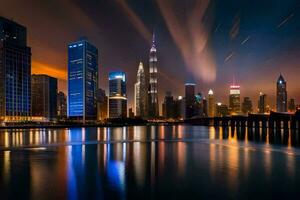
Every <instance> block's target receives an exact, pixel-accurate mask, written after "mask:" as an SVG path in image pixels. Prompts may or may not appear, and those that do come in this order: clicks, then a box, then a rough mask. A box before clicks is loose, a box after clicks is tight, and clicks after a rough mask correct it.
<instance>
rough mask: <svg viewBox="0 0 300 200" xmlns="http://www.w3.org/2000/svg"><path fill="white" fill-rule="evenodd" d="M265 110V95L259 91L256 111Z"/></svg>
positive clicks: (262, 111)
mask: <svg viewBox="0 0 300 200" xmlns="http://www.w3.org/2000/svg"><path fill="white" fill-rule="evenodd" d="M266 112H267V95H266V94H263V93H262V92H260V93H259V100H258V113H266Z"/></svg>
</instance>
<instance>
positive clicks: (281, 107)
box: [276, 74, 287, 112]
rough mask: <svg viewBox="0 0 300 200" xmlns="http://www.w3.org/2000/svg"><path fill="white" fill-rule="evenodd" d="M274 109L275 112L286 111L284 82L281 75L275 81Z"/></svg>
mask: <svg viewBox="0 0 300 200" xmlns="http://www.w3.org/2000/svg"><path fill="white" fill-rule="evenodd" d="M276 108H277V112H286V111H287V91H286V81H285V80H284V78H283V76H282V75H281V74H280V76H279V78H278V80H277V93H276Z"/></svg>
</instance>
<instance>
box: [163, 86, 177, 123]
mask: <svg viewBox="0 0 300 200" xmlns="http://www.w3.org/2000/svg"><path fill="white" fill-rule="evenodd" d="M174 111H175V109H174V99H173V96H172V94H171V92H166V96H165V100H164V102H163V116H164V117H165V118H167V119H168V118H174Z"/></svg>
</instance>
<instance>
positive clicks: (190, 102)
mask: <svg viewBox="0 0 300 200" xmlns="http://www.w3.org/2000/svg"><path fill="white" fill-rule="evenodd" d="M195 86H196V84H194V83H186V84H185V118H186V119H189V118H191V117H193V116H194V104H195Z"/></svg>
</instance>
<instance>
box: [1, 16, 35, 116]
mask: <svg viewBox="0 0 300 200" xmlns="http://www.w3.org/2000/svg"><path fill="white" fill-rule="evenodd" d="M30 76H31V49H30V47H28V46H27V41H26V28H25V27H24V26H21V25H19V24H17V23H15V22H14V21H11V20H8V19H5V18H3V17H0V118H1V121H27V120H29V119H30V116H31V103H30V102H31V99H30V96H31V82H30V81H31V79H30Z"/></svg>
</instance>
